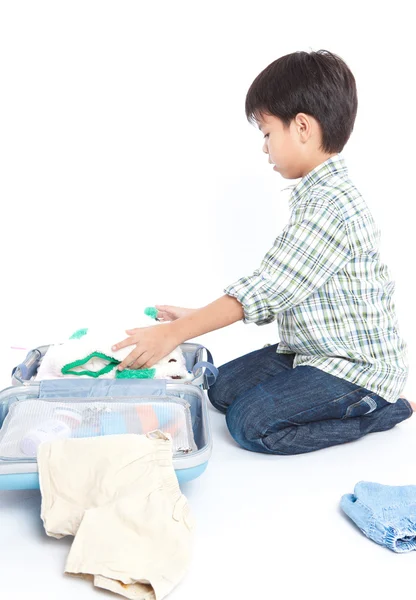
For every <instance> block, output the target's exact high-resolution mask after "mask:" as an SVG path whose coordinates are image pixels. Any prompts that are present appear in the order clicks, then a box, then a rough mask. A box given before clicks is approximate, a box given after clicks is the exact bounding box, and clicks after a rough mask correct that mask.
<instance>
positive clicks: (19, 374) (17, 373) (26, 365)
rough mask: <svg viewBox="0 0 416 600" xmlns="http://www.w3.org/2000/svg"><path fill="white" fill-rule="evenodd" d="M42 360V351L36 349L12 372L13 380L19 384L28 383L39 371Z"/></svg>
mask: <svg viewBox="0 0 416 600" xmlns="http://www.w3.org/2000/svg"><path fill="white" fill-rule="evenodd" d="M41 358H42V353H41V352H40V350H38V349H35V350H31V351H30V352H29V353H28V354H27V356H26V358H25V360H24V361H23V362H22V363H20V365H17V367H14V369H13V370H12V378H13V379H15V380H16V381H18V382H19V383H24V382H25V381H28V380H29V379H30V378H31V377H33V375H35V373H36V371H37V370H38V366H39V360H40V359H41Z"/></svg>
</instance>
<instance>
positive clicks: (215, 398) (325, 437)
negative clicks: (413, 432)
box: [208, 344, 413, 455]
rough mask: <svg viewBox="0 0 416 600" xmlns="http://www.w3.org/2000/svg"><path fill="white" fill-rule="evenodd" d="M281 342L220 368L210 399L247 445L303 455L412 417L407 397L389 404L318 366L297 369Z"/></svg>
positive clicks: (280, 452)
mask: <svg viewBox="0 0 416 600" xmlns="http://www.w3.org/2000/svg"><path fill="white" fill-rule="evenodd" d="M276 348H277V344H274V345H272V346H268V347H266V348H261V349H260V350H255V351H254V352H250V353H249V354H246V355H244V356H241V357H239V358H236V359H235V360H232V361H231V362H229V363H226V364H225V365H222V366H221V367H220V368H219V375H218V378H217V381H216V383H215V384H214V385H213V386H212V387H211V388H210V390H209V391H208V397H209V399H210V401H211V403H212V404H213V406H215V408H217V409H218V410H219V411H221V412H223V413H225V414H226V422H227V426H228V429H229V431H230V433H231V435H232V437H233V438H234V439H235V441H236V442H237V443H238V444H240V445H241V446H242V447H243V448H246V449H247V450H251V451H253V452H264V453H267V454H284V455H286V454H301V453H304V452H312V451H314V450H319V449H321V448H326V447H328V446H333V445H335V444H342V443H344V442H350V441H352V440H357V439H358V438H360V437H362V436H364V435H366V434H367V433H370V432H375V431H385V430H387V429H391V428H392V427H394V426H395V425H396V424H397V423H400V422H401V421H404V420H405V419H407V418H409V417H410V416H411V415H412V414H413V411H412V408H411V406H410V404H409V402H408V401H407V400H404V399H399V400H397V402H395V403H389V402H387V401H386V400H384V399H383V398H381V397H380V396H378V395H377V394H376V393H374V392H371V391H370V390H368V389H366V388H363V387H360V386H358V385H355V384H353V383H351V382H349V381H345V380H344V379H341V378H339V377H336V376H334V375H331V374H329V373H326V372H325V371H322V370H320V369H318V368H316V367H310V366H297V367H296V368H293V360H294V356H295V355H294V354H280V353H277V352H276Z"/></svg>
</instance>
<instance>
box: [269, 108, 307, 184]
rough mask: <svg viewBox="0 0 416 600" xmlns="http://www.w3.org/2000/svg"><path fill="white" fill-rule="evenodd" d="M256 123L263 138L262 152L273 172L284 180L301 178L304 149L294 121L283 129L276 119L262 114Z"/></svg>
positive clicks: (280, 122) (279, 121)
mask: <svg viewBox="0 0 416 600" xmlns="http://www.w3.org/2000/svg"><path fill="white" fill-rule="evenodd" d="M257 123H258V125H259V129H260V130H261V132H262V133H263V136H264V146H263V152H265V153H266V154H268V155H269V163H271V164H273V165H274V167H273V170H274V171H277V172H278V173H280V174H281V176H282V177H284V178H285V179H297V178H299V177H303V174H302V173H303V162H304V155H303V151H304V148H303V144H302V143H301V141H300V138H299V133H298V127H297V125H296V123H295V120H292V122H291V123H290V125H289V127H285V126H284V125H283V122H282V121H281V119H279V118H278V117H275V116H269V115H264V114H262V115H261V116H260V117H259V118H258V119H257Z"/></svg>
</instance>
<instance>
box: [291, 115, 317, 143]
mask: <svg viewBox="0 0 416 600" xmlns="http://www.w3.org/2000/svg"><path fill="white" fill-rule="evenodd" d="M295 126H296V130H297V132H298V135H299V138H300V141H301V142H302V143H305V142H307V141H308V140H309V138H310V137H311V135H312V133H313V130H314V129H315V128H316V126H318V129H319V130H320V127H319V123H318V121H316V119H314V117H312V116H311V115H307V114H306V113H298V114H297V115H296V117H295Z"/></svg>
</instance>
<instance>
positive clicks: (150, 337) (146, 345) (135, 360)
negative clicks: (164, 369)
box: [112, 324, 179, 371]
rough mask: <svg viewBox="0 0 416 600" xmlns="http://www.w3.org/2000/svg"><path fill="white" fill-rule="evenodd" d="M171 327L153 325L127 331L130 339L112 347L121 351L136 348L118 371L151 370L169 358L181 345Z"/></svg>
mask: <svg viewBox="0 0 416 600" xmlns="http://www.w3.org/2000/svg"><path fill="white" fill-rule="evenodd" d="M170 328H171V325H169V324H166V325H153V326H151V327H141V328H139V329H127V330H126V333H128V334H129V336H130V337H128V338H126V339H125V340H123V341H122V342H119V343H118V344H116V345H115V346H113V347H112V350H113V351H115V350H120V349H121V348H126V347H127V346H131V345H132V344H136V348H135V349H134V350H132V351H131V352H130V354H129V355H128V356H127V357H126V358H125V359H124V360H123V361H122V362H121V363H120V364H119V365H118V367H117V369H118V370H119V371H122V370H123V369H126V368H130V369H150V367H152V366H153V365H154V364H156V363H157V362H158V361H159V360H160V359H162V358H164V357H165V356H167V355H168V354H169V353H170V352H172V350H174V349H175V348H176V347H177V346H178V345H179V344H178V342H177V340H176V338H175V336H174V335H173V333H172V331H171V329H170Z"/></svg>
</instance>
